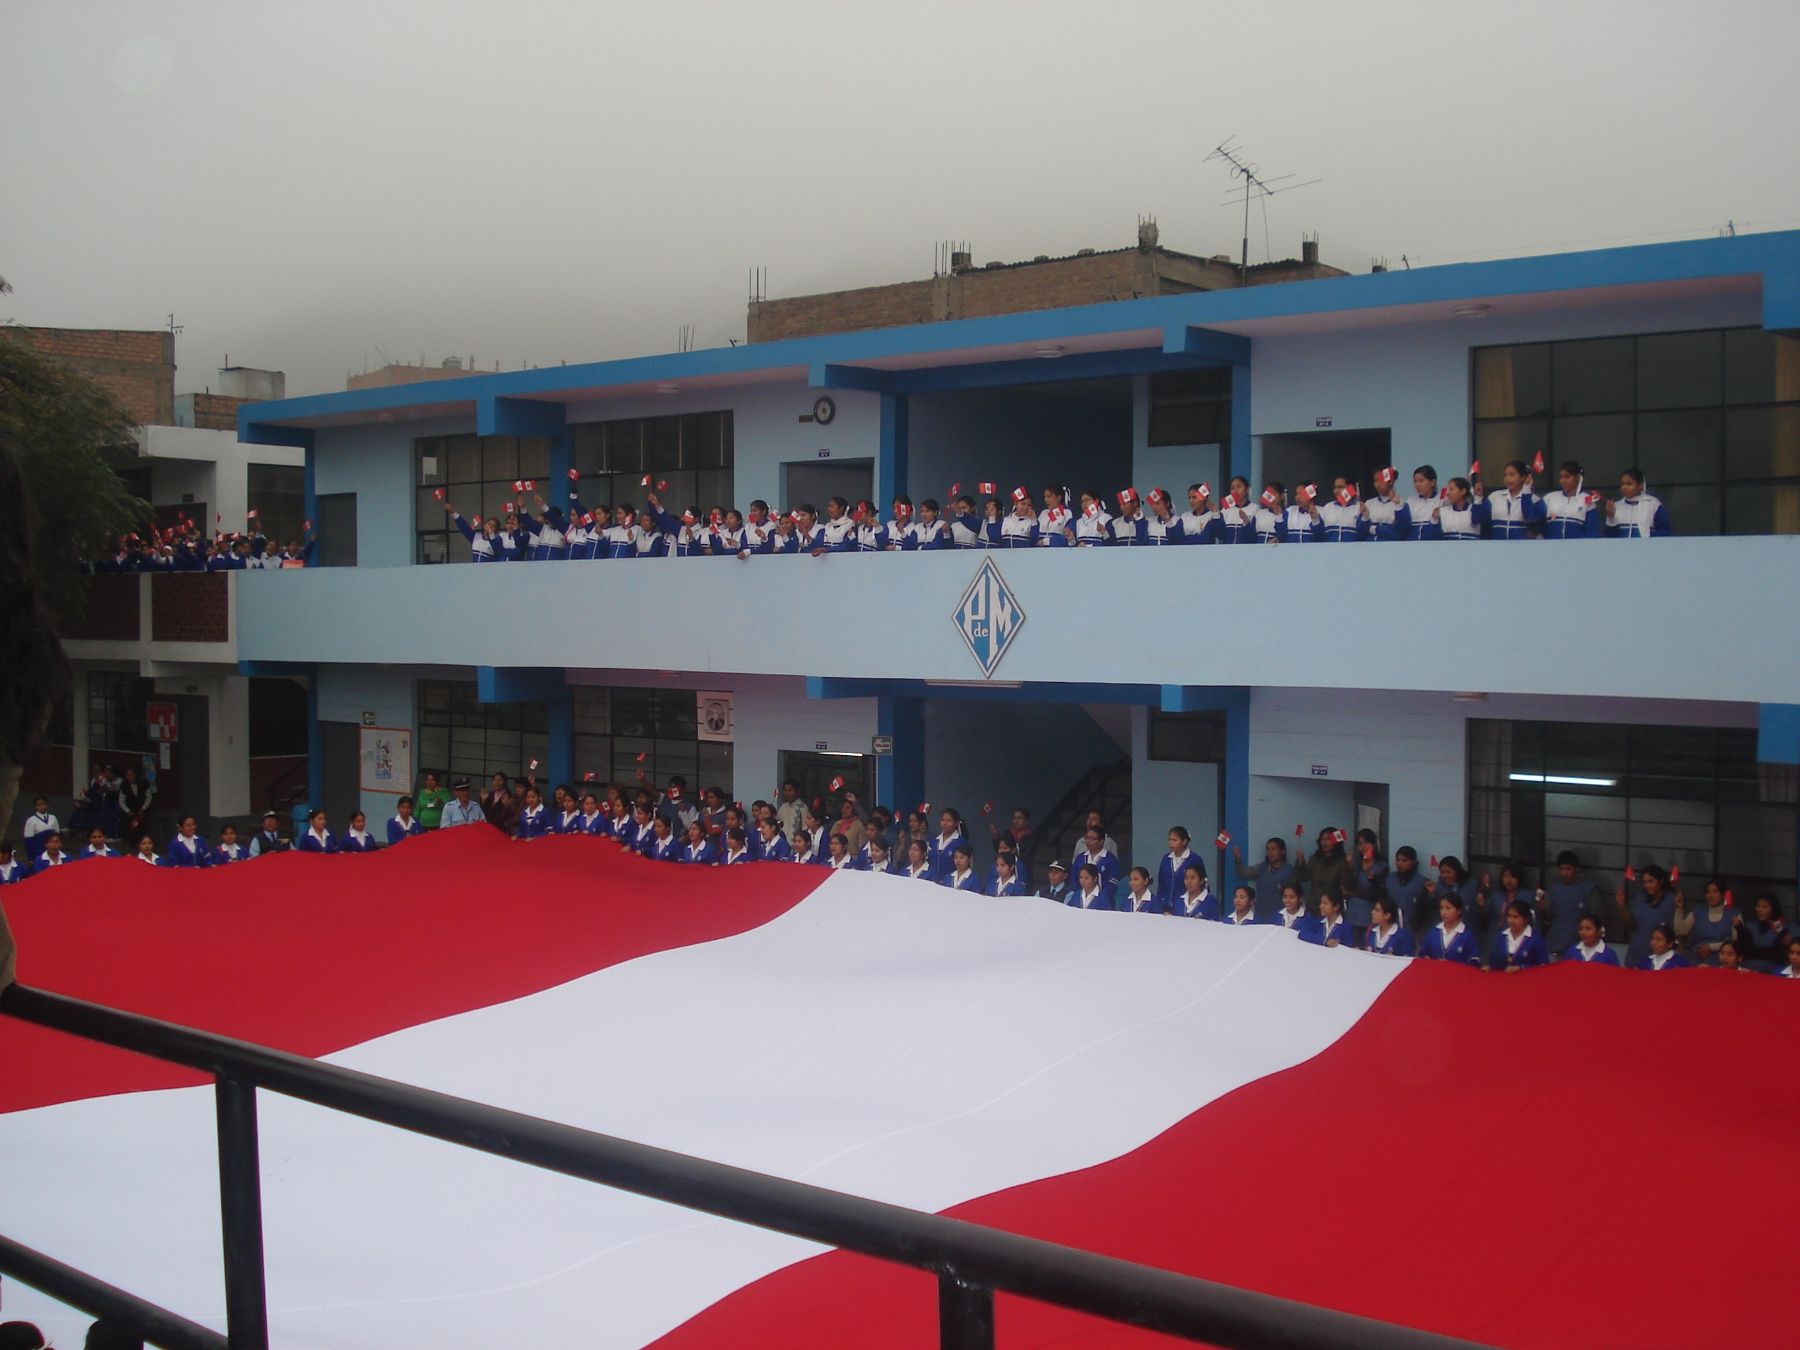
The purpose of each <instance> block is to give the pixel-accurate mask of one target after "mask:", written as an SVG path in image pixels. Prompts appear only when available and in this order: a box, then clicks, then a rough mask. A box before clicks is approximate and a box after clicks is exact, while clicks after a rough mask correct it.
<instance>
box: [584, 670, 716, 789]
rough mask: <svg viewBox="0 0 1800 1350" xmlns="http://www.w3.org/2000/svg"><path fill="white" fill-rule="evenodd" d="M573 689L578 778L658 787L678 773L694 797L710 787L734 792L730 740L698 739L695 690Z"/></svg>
mask: <svg viewBox="0 0 1800 1350" xmlns="http://www.w3.org/2000/svg"><path fill="white" fill-rule="evenodd" d="M573 692H574V703H575V708H574V721H575V746H574V767H575V777H576V778H577V779H585V778H586V777H587V776H588V775H589V774H592V775H593V776H594V781H595V782H598V783H608V782H611V783H618V784H620V785H621V786H623V787H627V788H629V787H633V786H635V785H636V784H637V783H639V782H640V781H641V782H644V783H653V784H656V785H657V786H659V787H660V786H662V785H664V784H666V783H667V782H668V781H669V779H670V777H671V776H673V775H675V774H680V775H681V776H682V777H683V778H685V779H687V781H688V789H689V791H690V792H692V793H693V794H694V795H696V796H698V795H699V794H700V793H701V792H702V791H703V790H705V789H706V788H709V787H720V788H723V789H725V792H726V795H727V796H729V795H730V794H731V786H732V768H731V744H730V742H728V741H703V740H700V739H699V707H698V703H697V700H696V699H695V695H694V691H693V690H692V689H628V688H614V687H611V686H606V685H577V686H576V687H575V689H574V691H573ZM640 775H641V778H640Z"/></svg>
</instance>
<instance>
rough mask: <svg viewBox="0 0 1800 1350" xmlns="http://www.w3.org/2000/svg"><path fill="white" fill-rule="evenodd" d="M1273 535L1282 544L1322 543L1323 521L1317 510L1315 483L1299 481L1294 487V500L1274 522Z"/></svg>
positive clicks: (1316, 487)
mask: <svg viewBox="0 0 1800 1350" xmlns="http://www.w3.org/2000/svg"><path fill="white" fill-rule="evenodd" d="M1275 537H1276V538H1277V539H1279V540H1281V542H1282V543H1284V544H1322V543H1324V542H1325V521H1324V518H1323V517H1322V516H1321V515H1320V512H1319V488H1318V485H1317V484H1316V483H1300V484H1298V485H1296V486H1295V488H1294V500H1293V501H1292V502H1291V503H1289V505H1288V506H1287V508H1286V509H1285V510H1283V511H1282V513H1281V516H1280V518H1279V519H1278V520H1277V521H1276V522H1275Z"/></svg>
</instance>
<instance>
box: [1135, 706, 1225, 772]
mask: <svg viewBox="0 0 1800 1350" xmlns="http://www.w3.org/2000/svg"><path fill="white" fill-rule="evenodd" d="M1149 754H1150V758H1151V759H1176V760H1185V761H1187V762H1188V763H1191V764H1223V763H1224V762H1225V714H1224V713H1220V712H1191V713H1168V712H1158V711H1157V710H1156V709H1154V708H1152V709H1151V710H1150V739H1149Z"/></svg>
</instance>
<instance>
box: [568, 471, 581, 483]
mask: <svg viewBox="0 0 1800 1350" xmlns="http://www.w3.org/2000/svg"><path fill="white" fill-rule="evenodd" d="M569 481H570V482H571V483H579V482H580V481H581V470H580V469H570V470H569Z"/></svg>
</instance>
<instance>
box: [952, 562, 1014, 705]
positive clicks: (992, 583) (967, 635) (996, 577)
mask: <svg viewBox="0 0 1800 1350" xmlns="http://www.w3.org/2000/svg"><path fill="white" fill-rule="evenodd" d="M950 618H951V621H952V622H953V623H955V625H956V631H957V632H959V633H961V634H962V640H963V642H964V643H965V644H966V645H967V646H968V648H969V655H971V656H973V657H974V658H975V663H976V664H977V665H978V666H980V667H981V673H982V675H984V676H987V677H992V675H993V673H994V670H995V668H996V667H998V666H999V664H1000V658H1001V657H1003V656H1005V655H1006V652H1007V649H1008V648H1009V647H1011V646H1012V643H1013V639H1014V638H1015V637H1017V636H1018V635H1019V629H1020V628H1022V627H1023V626H1024V624H1025V611H1024V610H1023V609H1021V608H1019V602H1018V599H1017V598H1016V597H1015V596H1014V595H1013V593H1012V589H1011V588H1010V587H1009V586H1007V584H1006V578H1005V577H1003V576H1001V575H1000V569H999V568H998V567H996V566H994V564H993V561H992V559H989V560H987V561H985V562H983V563H982V564H981V567H980V569H979V570H978V571H977V572H976V573H975V580H973V581H971V582H970V583H969V589H968V590H966V591H964V592H963V598H962V601H961V603H959V604H958V605H957V607H956V612H955V613H954V614H952V615H951V616H950Z"/></svg>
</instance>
